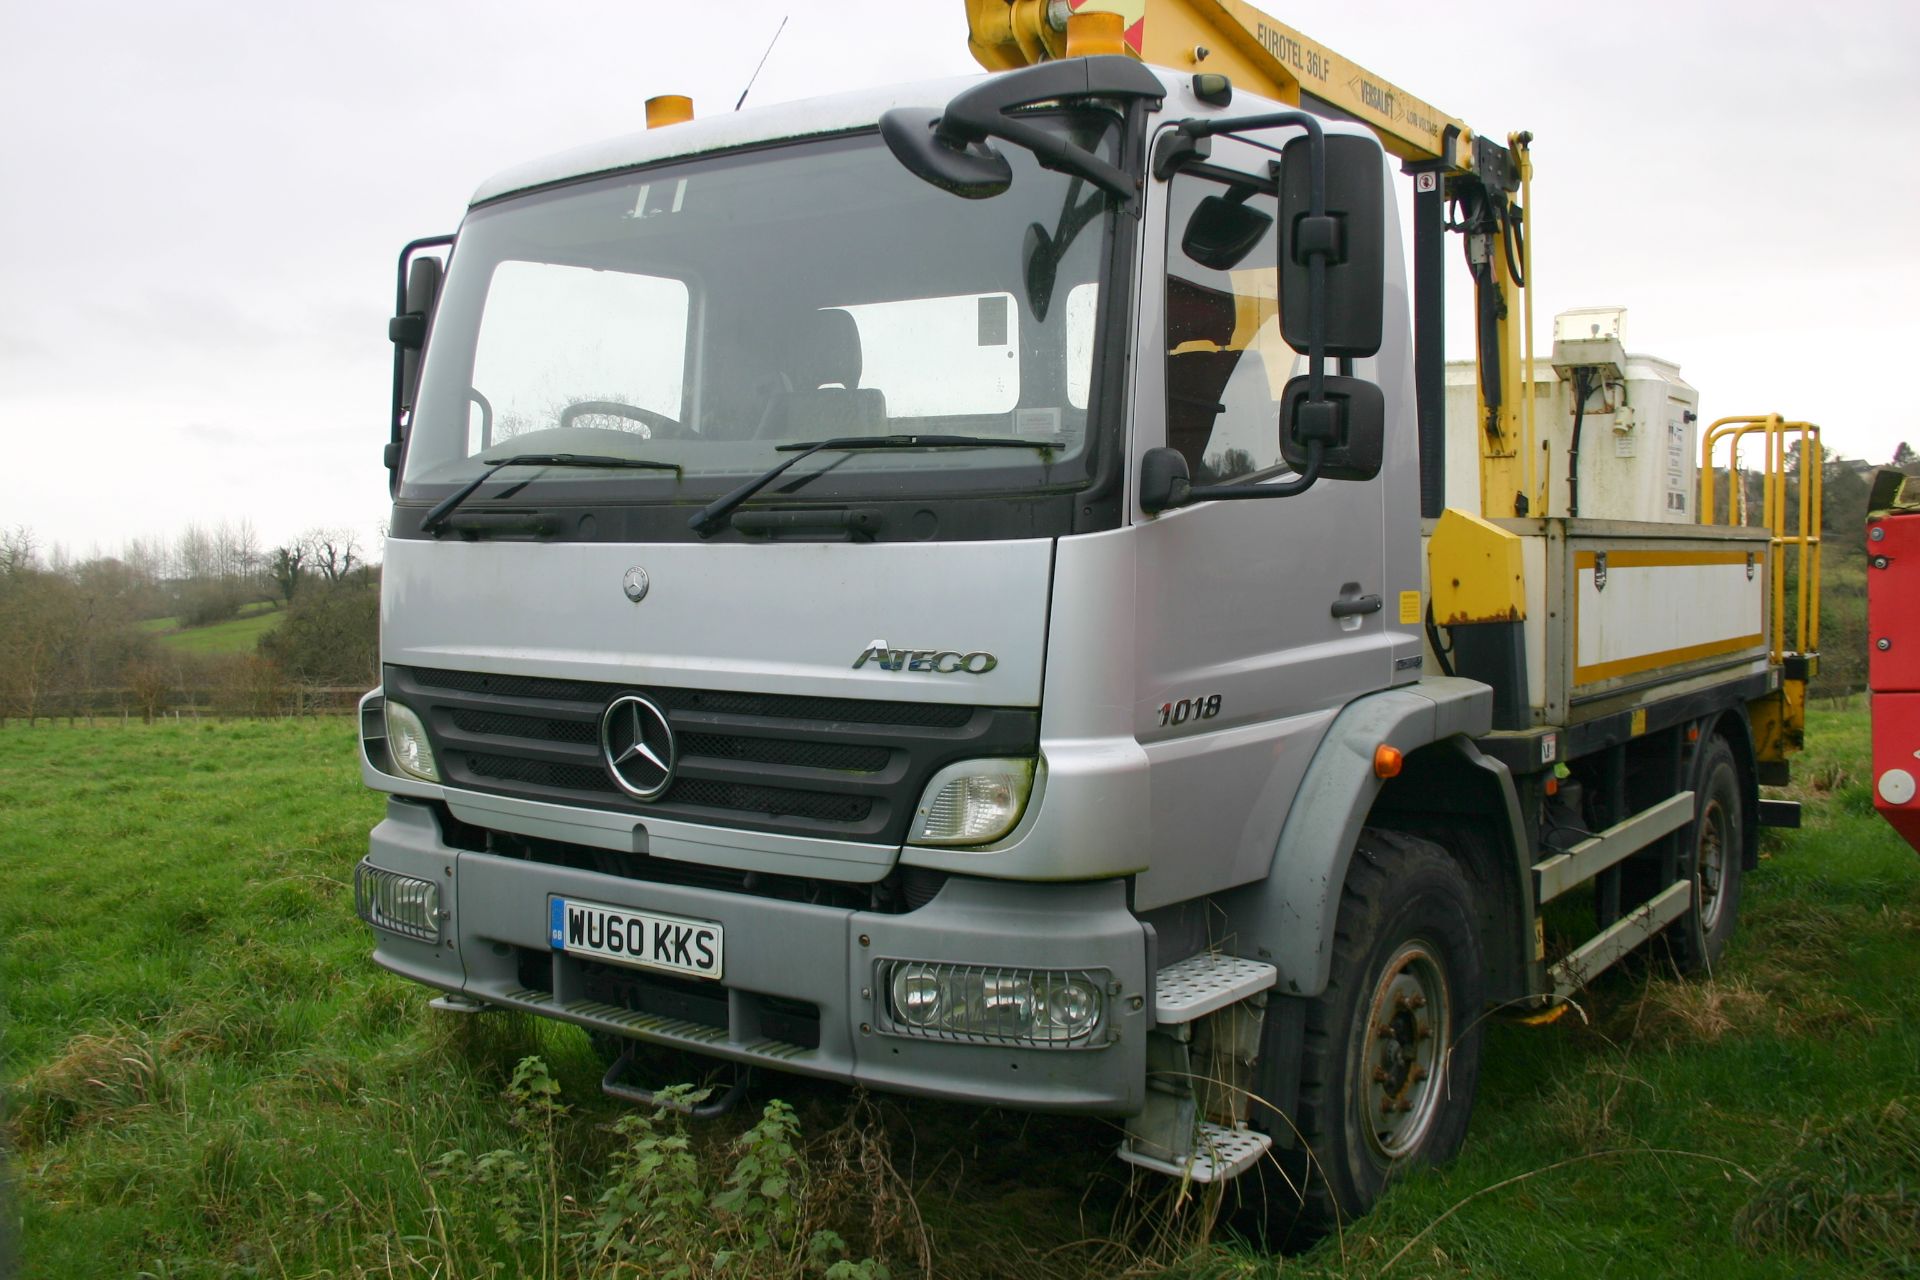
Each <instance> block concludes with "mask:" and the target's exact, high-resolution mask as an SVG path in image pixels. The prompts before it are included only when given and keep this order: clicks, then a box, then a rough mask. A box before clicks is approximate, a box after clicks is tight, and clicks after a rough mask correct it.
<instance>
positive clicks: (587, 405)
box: [560, 400, 687, 440]
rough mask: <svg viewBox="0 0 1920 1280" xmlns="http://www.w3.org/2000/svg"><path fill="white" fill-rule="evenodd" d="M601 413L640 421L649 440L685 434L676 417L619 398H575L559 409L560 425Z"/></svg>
mask: <svg viewBox="0 0 1920 1280" xmlns="http://www.w3.org/2000/svg"><path fill="white" fill-rule="evenodd" d="M601 413H604V414H608V415H610V416H612V417H615V418H626V419H629V420H631V421H633V422H638V423H640V424H641V425H642V426H644V427H646V428H647V438H648V439H650V440H671V439H678V438H681V437H684V436H685V435H686V434H687V429H686V427H685V426H684V425H682V424H681V423H680V422H679V421H678V420H677V419H674V418H669V417H668V416H667V415H666V414H664V413H655V412H654V411H653V410H651V409H642V408H641V407H640V406H639V405H637V404H627V403H625V402H623V401H620V400H577V401H575V402H574V403H573V404H570V405H568V406H567V407H566V408H564V409H562V410H561V411H560V425H561V426H562V427H570V426H572V425H573V420H574V419H575V418H583V417H587V416H589V415H592V414H601Z"/></svg>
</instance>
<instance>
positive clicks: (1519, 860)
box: [1367, 737, 1539, 1003]
mask: <svg viewBox="0 0 1920 1280" xmlns="http://www.w3.org/2000/svg"><path fill="white" fill-rule="evenodd" d="M1367 825H1368V826H1370V827H1384V828H1387V829H1388V830H1392V831H1400V832H1404V833H1405V834H1407V835H1413V836H1419V837H1421V838H1422V839H1425V840H1430V841H1432V842H1433V843H1435V844H1437V845H1439V846H1440V847H1441V848H1442V849H1443V850H1445V851H1446V853H1447V855H1448V856H1449V857H1451V858H1452V859H1453V860H1454V861H1455V862H1457V863H1459V864H1460V868H1461V871H1462V872H1463V873H1464V874H1465V876H1466V878H1467V883H1468V884H1469V886H1470V887H1471V888H1472V889H1473V891H1474V900H1475V904H1476V907H1477V909H1478V914H1479V919H1478V921H1477V924H1478V927H1479V932H1480V937H1481V940H1482V942H1483V944H1484V946H1485V948H1486V965H1487V993H1488V997H1489V999H1491V1000H1493V1001H1494V1002H1496V1003H1499V1002H1504V1001H1509V1000H1518V999H1522V998H1524V997H1526V996H1528V995H1531V994H1532V993H1533V992H1534V991H1535V990H1537V989H1538V986H1539V984H1538V983H1537V982H1536V981H1535V980H1534V979H1535V977H1536V975H1535V973H1534V969H1535V967H1536V965H1535V959H1536V956H1535V953H1536V948H1535V946H1534V932H1533V918H1534V912H1535V903H1534V895H1533V879H1532V876H1533V871H1532V866H1533V856H1532V853H1531V851H1530V846H1529V840H1528V837H1527V828H1526V825H1525V822H1524V820H1523V819H1522V817H1521V814H1520V801H1519V795H1518V791H1517V789H1516V788H1515V786H1514V783H1513V777H1512V775H1511V774H1510V773H1508V771H1507V768H1506V766H1505V765H1503V764H1501V763H1500V762H1499V761H1498V760H1495V759H1493V758H1491V757H1489V756H1485V755H1482V754H1481V753H1480V751H1479V750H1477V749H1476V748H1475V747H1474V745H1473V743H1472V742H1471V741H1469V740H1468V739H1466V738H1464V737H1460V738H1449V739H1445V740H1443V741H1440V742H1436V743H1434V744H1433V745H1431V746H1429V747H1425V748H1423V749H1422V750H1420V751H1417V752H1415V753H1414V754H1413V755H1411V756H1409V757H1407V760H1406V765H1405V767H1404V768H1403V769H1402V770H1401V772H1400V776H1399V777H1397V778H1394V779H1393V780H1392V781H1391V782H1389V783H1387V785H1386V786H1385V787H1383V788H1382V789H1381V792H1380V795H1379V797H1378V799H1376V800H1375V802H1374V805H1373V809H1372V811H1371V812H1370V813H1369V814H1368V816H1367Z"/></svg>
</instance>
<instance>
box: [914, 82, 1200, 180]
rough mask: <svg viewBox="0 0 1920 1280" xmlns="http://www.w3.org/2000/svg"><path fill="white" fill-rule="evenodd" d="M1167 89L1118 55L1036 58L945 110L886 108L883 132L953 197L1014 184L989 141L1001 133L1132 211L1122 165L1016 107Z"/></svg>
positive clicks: (922, 174) (1147, 96)
mask: <svg viewBox="0 0 1920 1280" xmlns="http://www.w3.org/2000/svg"><path fill="white" fill-rule="evenodd" d="M1165 96H1166V90H1165V89H1164V88H1163V87H1162V86H1161V84H1160V78H1159V77H1158V76H1156V75H1154V74H1153V72H1151V71H1149V70H1147V69H1146V68H1145V67H1143V66H1141V65H1140V64H1139V63H1138V62H1135V61H1134V60H1133V59H1132V58H1129V57H1126V56H1124V55H1122V54H1103V55H1100V56H1097V57H1090V58H1068V59H1065V60H1063V61H1057V62H1040V63H1035V64H1034V65H1033V66H1030V67H1023V68H1021V69H1020V70H1017V71H1005V72H1001V73H1000V74H999V75H994V76H988V77H987V78H986V79H985V80H982V81H981V82H980V83H978V84H976V85H974V86H973V87H972V88H969V89H964V90H962V91H961V92H960V93H958V94H956V95H954V98H953V100H952V101H951V102H949V103H947V105H946V107H945V108H944V109H942V110H930V109H928V108H925V107H894V108H892V109H891V110H888V111H884V112H882V113H881V115H880V137H881V138H882V140H884V141H885V142H886V144H887V149H888V150H889V151H891V152H893V156H894V159H896V160H898V161H899V162H900V163H901V164H902V165H904V166H906V169H907V171H908V172H909V173H911V174H913V175H914V176H915V177H917V178H920V179H922V180H923V181H926V182H930V183H932V184H933V185H934V186H936V187H939V188H941V189H942V190H944V191H951V192H952V193H953V194H955V195H958V196H966V197H968V198H970V199H975V200H979V199H984V198H986V197H989V196H997V195H999V194H1000V193H1001V192H1002V191H1005V190H1006V189H1007V187H1008V186H1009V185H1011V184H1012V181H1013V169H1012V167H1011V166H1010V165H1009V164H1008V163H1007V158H1006V157H1005V156H1003V155H1001V154H1000V153H999V152H998V151H996V150H994V148H993V147H991V146H990V145H988V143H987V139H988V138H999V139H1000V140H1001V141H1003V142H1010V143H1012V144H1013V145H1014V146H1016V147H1020V148H1023V149H1024V150H1027V151H1030V152H1032V153H1033V156H1034V158H1035V159H1037V160H1039V162H1040V163H1041V164H1042V165H1043V166H1045V167H1046V168H1049V169H1054V170H1057V171H1059V172H1061V173H1069V174H1073V175H1075V176H1077V177H1081V178H1085V179H1086V180H1087V181H1088V182H1091V183H1092V184H1093V185H1094V186H1096V187H1099V188H1101V189H1102V190H1104V191H1105V192H1107V194H1109V195H1111V196H1113V197H1114V198H1116V199H1118V200H1120V201H1122V202H1123V203H1124V204H1125V205H1126V207H1127V209H1128V210H1129V211H1135V210H1137V209H1138V207H1139V200H1140V191H1139V186H1138V184H1137V183H1136V182H1135V181H1134V180H1133V178H1132V177H1131V176H1130V175H1129V174H1128V173H1127V172H1126V171H1125V170H1124V169H1121V168H1119V167H1117V166H1115V165H1112V164H1109V163H1107V161H1105V160H1103V159H1101V158H1100V157H1099V156H1096V155H1093V154H1091V153H1090V152H1086V151H1082V150H1080V149H1079V148H1078V147H1075V146H1073V145H1072V144H1071V143H1069V142H1067V141H1066V140H1065V139H1062V138H1059V137H1056V136H1054V135H1053V134H1051V133H1049V132H1047V131H1046V130H1045V129H1042V128H1039V127H1038V126H1036V125H1034V124H1032V123H1030V122H1029V121H1026V120H1023V119H1021V118H1020V115H1019V112H1020V110H1021V109H1022V108H1024V107H1032V106H1036V105H1038V104H1041V103H1054V102H1060V103H1070V102H1074V101H1078V100H1082V99H1093V98H1107V99H1117V100H1119V101H1123V102H1129V103H1133V102H1149V101H1151V102H1158V101H1160V100H1161V99H1162V98H1164V97H1165Z"/></svg>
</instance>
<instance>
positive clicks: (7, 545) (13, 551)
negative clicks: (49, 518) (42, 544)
mask: <svg viewBox="0 0 1920 1280" xmlns="http://www.w3.org/2000/svg"><path fill="white" fill-rule="evenodd" d="M38 545H39V544H38V543H37V541H36V540H35V539H34V536H33V530H31V529H29V528H27V526H25V525H23V524H17V525H15V526H13V528H11V529H6V530H0V574H5V575H7V576H8V577H11V576H13V575H14V574H16V573H24V572H26V571H27V570H28V569H31V568H33V565H34V561H35V559H36V558H37V557H36V555H35V552H36V550H37V548H38Z"/></svg>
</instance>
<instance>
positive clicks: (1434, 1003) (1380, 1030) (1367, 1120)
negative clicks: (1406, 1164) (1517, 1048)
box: [1355, 939, 1453, 1160]
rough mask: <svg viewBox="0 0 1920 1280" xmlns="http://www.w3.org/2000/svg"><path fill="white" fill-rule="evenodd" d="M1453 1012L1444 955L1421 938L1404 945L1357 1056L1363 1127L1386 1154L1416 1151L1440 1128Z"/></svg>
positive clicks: (1385, 972) (1381, 985)
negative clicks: (1437, 1123) (1436, 1123)
mask: <svg viewBox="0 0 1920 1280" xmlns="http://www.w3.org/2000/svg"><path fill="white" fill-rule="evenodd" d="M1452 1015H1453V1002H1452V996H1451V995H1450V993H1449V992H1448V989H1447V979H1446V970H1445V969H1444V968H1443V967H1442V965H1441V963H1440V960H1439V957H1438V956H1436V955H1435V954H1434V952H1433V949H1432V948H1431V947H1429V946H1428V944H1427V943H1425V942H1423V941H1420V940H1419V939H1414V940H1412V941H1410V942H1407V943H1404V944H1402V945H1401V947H1400V949H1399V950H1398V951H1395V952H1394V954H1393V958H1392V959H1391V960H1389V961H1388V962H1387V963H1386V966H1385V967H1384V968H1383V969H1382V970H1381V972H1380V980H1379V982H1377V983H1376V984H1375V986H1374V989H1373V998H1372V999H1371V1000H1369V1001H1368V1004H1367V1026H1366V1040H1365V1043H1364V1044H1363V1046H1362V1048H1361V1051H1360V1053H1359V1055H1358V1069H1359V1077H1360V1078H1359V1080H1358V1081H1356V1083H1357V1084H1358V1086H1359V1088H1358V1089H1357V1090H1356V1091H1355V1093H1356V1096H1357V1097H1358V1098H1359V1099H1360V1127H1361V1129H1362V1130H1363V1131H1364V1132H1365V1133H1366V1135H1367V1140H1368V1144H1369V1145H1370V1146H1371V1147H1372V1148H1373V1150H1374V1152H1375V1154H1377V1155H1379V1156H1381V1157H1382V1158H1384V1159H1387V1160H1398V1159H1400V1158H1401V1157H1403V1156H1406V1155H1409V1154H1411V1153H1412V1152H1413V1151H1415V1150H1417V1149H1418V1148H1419V1146H1420V1144H1421V1143H1422V1142H1424V1141H1425V1140H1426V1137H1427V1134H1428V1133H1429V1132H1430V1131H1431V1130H1432V1128H1433V1122H1434V1117H1435V1116H1436V1115H1437V1114H1438V1113H1439V1110H1440V1101H1441V1098H1442V1097H1443V1096H1444V1093H1445V1088H1444V1077H1445V1074H1446V1071H1445V1069H1446V1062H1447V1051H1448V1049H1449V1048H1450V1047H1451V1040H1452V1028H1453V1016H1452Z"/></svg>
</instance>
